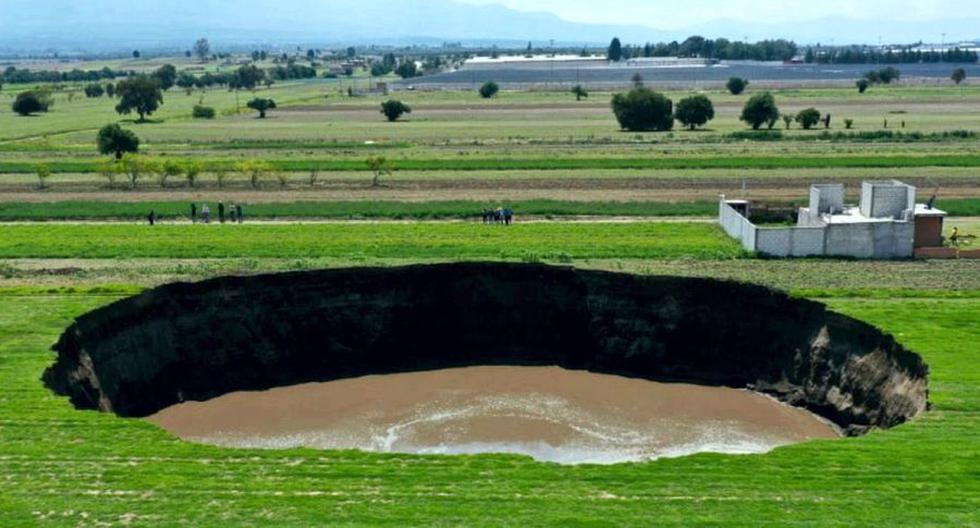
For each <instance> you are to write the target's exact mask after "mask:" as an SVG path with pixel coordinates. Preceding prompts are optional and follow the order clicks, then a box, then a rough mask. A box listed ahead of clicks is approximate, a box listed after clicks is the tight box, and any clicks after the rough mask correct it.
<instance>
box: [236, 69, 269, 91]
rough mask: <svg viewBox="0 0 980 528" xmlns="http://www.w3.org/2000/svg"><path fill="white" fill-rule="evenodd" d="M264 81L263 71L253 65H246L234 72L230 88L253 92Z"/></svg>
mask: <svg viewBox="0 0 980 528" xmlns="http://www.w3.org/2000/svg"><path fill="white" fill-rule="evenodd" d="M264 79H265V70H263V69H261V68H259V67H258V66H256V65H254V64H248V65H245V66H242V67H241V68H238V70H236V71H235V75H234V78H233V79H232V81H231V87H232V88H235V89H244V90H255V87H256V86H258V85H259V83H261V82H262V81H263V80H264Z"/></svg>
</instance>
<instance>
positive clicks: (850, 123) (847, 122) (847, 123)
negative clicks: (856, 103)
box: [844, 118, 854, 130]
mask: <svg viewBox="0 0 980 528" xmlns="http://www.w3.org/2000/svg"><path fill="white" fill-rule="evenodd" d="M844 128H846V129H848V130H850V129H852V128H854V120H853V119H850V118H847V119H845V120H844Z"/></svg>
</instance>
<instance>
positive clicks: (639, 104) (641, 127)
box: [612, 86, 830, 132]
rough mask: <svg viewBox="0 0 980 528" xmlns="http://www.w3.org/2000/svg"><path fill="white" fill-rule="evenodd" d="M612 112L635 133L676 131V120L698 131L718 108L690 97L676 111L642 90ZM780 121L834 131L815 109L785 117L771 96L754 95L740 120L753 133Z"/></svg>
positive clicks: (621, 98) (620, 97)
mask: <svg viewBox="0 0 980 528" xmlns="http://www.w3.org/2000/svg"><path fill="white" fill-rule="evenodd" d="M612 109H613V113H614V114H615V116H616V120H617V121H618V122H619V125H620V126H621V127H622V128H623V129H624V130H629V131H631V132H649V131H667V130H672V129H673V128H674V121H675V120H676V121H678V122H680V123H681V124H682V125H684V126H685V127H687V128H690V129H691V130H694V129H696V128H698V127H701V126H704V125H705V124H707V123H708V122H709V121H711V120H712V119H714V117H715V110H714V105H713V104H712V102H711V100H710V99H709V98H708V97H706V96H704V95H694V96H691V97H686V98H684V99H682V100H681V101H680V102H679V103H677V107H676V108H674V105H673V102H672V101H671V100H670V98H668V97H666V96H665V95H663V94H660V93H657V92H654V91H652V90H650V89H648V88H644V87H642V86H638V87H636V88H634V89H633V90H631V91H630V92H628V93H625V94H623V93H618V94H616V95H614V96H613V99H612ZM780 117H782V118H783V119H784V120H785V121H787V128H788V127H789V123H790V122H792V121H795V122H797V123H799V124H800V126H801V127H802V128H804V129H810V128H813V127H814V126H815V125H817V124H818V123H819V122H821V121H822V120H823V121H825V124H826V126H827V127H828V128H829V127H830V116H829V115H828V116H826V117H825V118H822V117H821V115H820V112H818V111H817V110H815V109H813V108H808V109H806V110H803V111H801V112H799V113H797V114H795V115H788V116H787V115H783V114H781V113H780V112H779V107H777V106H776V100H775V98H774V97H773V96H772V94H771V93H769V92H763V93H759V94H756V95H753V96H752V97H751V98H750V99H749V100H748V101H747V102H746V103H745V106H744V107H743V108H742V113H741V115H740V117H739V118H740V120H741V121H744V122H745V123H746V124H747V125H749V126H750V127H752V129H753V130H759V129H760V128H762V127H763V126H766V127H768V128H770V129H771V128H772V127H774V126H775V125H776V123H777V122H778V121H779V119H780Z"/></svg>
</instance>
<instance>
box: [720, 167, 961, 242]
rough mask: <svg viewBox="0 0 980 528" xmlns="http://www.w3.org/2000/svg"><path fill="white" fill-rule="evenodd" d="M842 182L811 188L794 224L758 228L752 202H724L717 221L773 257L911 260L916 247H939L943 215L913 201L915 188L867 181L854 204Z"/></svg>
mask: <svg viewBox="0 0 980 528" xmlns="http://www.w3.org/2000/svg"><path fill="white" fill-rule="evenodd" d="M844 196H845V194H844V186H843V185H840V184H820V185H813V186H811V187H810V203H809V205H808V207H801V208H800V209H799V214H798V217H797V222H796V226H792V227H764V226H763V227H760V226H757V225H755V224H754V223H752V221H751V204H750V203H748V202H746V201H744V200H726V199H725V198H724V196H723V197H722V199H721V203H720V204H719V222H720V223H721V225H722V227H723V228H724V229H725V232H727V233H728V234H729V235H730V236H732V237H734V238H736V239H738V240H739V241H740V242H741V243H742V246H743V247H745V249H747V250H749V251H755V252H758V253H760V254H763V255H768V256H774V257H808V256H829V257H852V258H862V259H901V258H912V257H913V256H914V254H915V250H916V249H917V248H924V247H941V246H942V232H943V220H944V219H945V217H946V213H945V212H943V211H940V210H938V209H935V208H933V207H932V200H930V203H928V204H917V203H916V188H915V187H913V186H911V185H907V184H905V183H902V182H900V181H897V180H886V181H867V182H864V183H863V184H862V185H861V198H860V201H859V203H858V204H857V205H847V204H845V203H844Z"/></svg>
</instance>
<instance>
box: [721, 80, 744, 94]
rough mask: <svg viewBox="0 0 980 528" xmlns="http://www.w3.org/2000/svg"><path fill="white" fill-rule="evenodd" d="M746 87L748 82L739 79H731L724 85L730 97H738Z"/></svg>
mask: <svg viewBox="0 0 980 528" xmlns="http://www.w3.org/2000/svg"><path fill="white" fill-rule="evenodd" d="M748 85H749V81H747V80H745V79H743V78H741V77H732V78H731V79H728V82H727V83H725V88H727V89H728V91H729V92H730V93H731V94H732V95H739V94H741V93H742V92H744V91H745V88H746V87H748Z"/></svg>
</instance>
